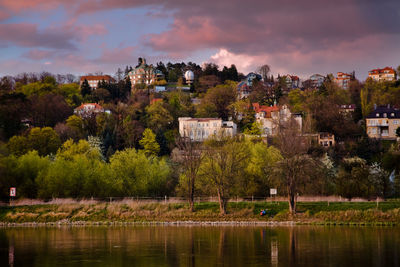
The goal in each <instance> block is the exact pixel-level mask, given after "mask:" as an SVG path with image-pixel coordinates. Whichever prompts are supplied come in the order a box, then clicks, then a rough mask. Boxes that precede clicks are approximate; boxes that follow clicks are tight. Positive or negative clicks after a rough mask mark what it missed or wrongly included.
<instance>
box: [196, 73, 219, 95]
mask: <svg viewBox="0 0 400 267" xmlns="http://www.w3.org/2000/svg"><path fill="white" fill-rule="evenodd" d="M220 83H221V81H220V79H219V78H218V76H216V75H204V76H201V77H199V84H198V86H196V92H198V93H205V92H207V90H208V89H209V88H211V87H215V86H217V85H218V84H220Z"/></svg>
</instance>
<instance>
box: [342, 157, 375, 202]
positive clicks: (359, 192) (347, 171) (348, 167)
mask: <svg viewBox="0 0 400 267" xmlns="http://www.w3.org/2000/svg"><path fill="white" fill-rule="evenodd" d="M369 174H370V173H369V169H368V165H367V163H366V161H365V160H364V159H361V158H359V157H353V158H345V159H343V161H342V162H341V166H340V169H339V173H338V176H337V181H336V184H337V188H338V193H339V194H340V195H341V196H344V197H346V198H348V199H350V200H351V199H352V198H353V197H369V196H370V195H371V194H372V192H374V191H375V190H374V187H373V184H372V183H370V180H369Z"/></svg>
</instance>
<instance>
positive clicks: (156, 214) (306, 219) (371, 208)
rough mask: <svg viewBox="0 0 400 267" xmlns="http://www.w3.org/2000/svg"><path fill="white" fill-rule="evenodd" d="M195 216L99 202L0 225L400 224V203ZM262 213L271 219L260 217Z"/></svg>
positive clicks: (179, 207) (252, 205)
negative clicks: (223, 222)
mask: <svg viewBox="0 0 400 267" xmlns="http://www.w3.org/2000/svg"><path fill="white" fill-rule="evenodd" d="M195 209H196V211H195V212H193V213H192V212H190V211H189V210H188V204H186V203H169V204H164V203H137V202H134V201H131V202H124V203H118V202H113V203H96V204H93V203H91V204H85V203H79V204H57V205H55V204H51V205H27V206H15V207H0V222H3V223H25V222H37V223H46V222H59V221H62V222H65V223H68V222H78V221H83V222H114V221H119V222H155V221H157V222H160V221H163V222H174V221H277V222H281V221H295V222H298V223H307V224H308V223H310V224H379V225H386V224H388V225H394V224H400V201H386V202H381V203H379V206H378V207H377V205H376V203H375V202H361V203H349V202H334V203H327V202H303V203H301V202H300V203H298V213H297V214H296V216H294V217H291V216H290V215H289V214H288V204H287V203H286V202H275V203H271V202H238V203H236V202H231V203H229V204H228V214H227V215H224V216H221V215H220V214H219V206H218V203H215V202H206V203H197V204H196V206H195ZM262 209H266V210H267V215H266V216H260V215H259V212H260V210H262Z"/></svg>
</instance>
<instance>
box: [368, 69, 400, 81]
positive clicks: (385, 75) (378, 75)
mask: <svg viewBox="0 0 400 267" xmlns="http://www.w3.org/2000/svg"><path fill="white" fill-rule="evenodd" d="M368 77H369V78H371V79H373V80H374V81H377V82H383V81H395V80H396V71H395V70H394V69H393V68H391V67H385V68H383V69H373V70H370V71H369V72H368Z"/></svg>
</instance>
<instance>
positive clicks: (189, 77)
mask: <svg viewBox="0 0 400 267" xmlns="http://www.w3.org/2000/svg"><path fill="white" fill-rule="evenodd" d="M185 79H186V81H193V80H194V73H193V71H191V70H188V71H186V72H185Z"/></svg>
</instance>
